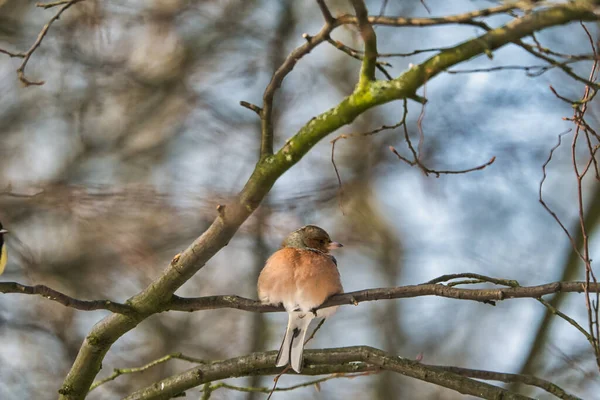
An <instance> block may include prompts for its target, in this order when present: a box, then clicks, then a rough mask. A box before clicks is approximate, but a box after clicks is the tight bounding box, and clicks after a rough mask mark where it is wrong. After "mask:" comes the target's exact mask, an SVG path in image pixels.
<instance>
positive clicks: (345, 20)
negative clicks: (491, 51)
mask: <svg viewBox="0 0 600 400" xmlns="http://www.w3.org/2000/svg"><path fill="white" fill-rule="evenodd" d="M531 8H532V5H531V4H530V3H529V2H526V1H524V2H508V3H507V4H504V5H501V6H497V7H490V8H486V9H483V10H475V11H471V12H468V13H463V14H456V15H449V16H447V17H435V18H405V17H386V16H382V15H379V16H370V17H369V22H370V23H371V24H372V25H387V26H435V25H449V24H464V25H472V26H477V27H480V28H486V27H487V25H485V24H483V23H482V22H478V21H474V19H475V18H481V17H489V16H490V15H496V14H503V13H507V12H509V11H512V10H515V9H521V10H525V11H526V10H531ZM338 20H339V22H340V23H342V24H355V25H358V22H359V21H358V19H357V18H356V17H355V16H353V15H343V16H341V17H339V18H338Z"/></svg>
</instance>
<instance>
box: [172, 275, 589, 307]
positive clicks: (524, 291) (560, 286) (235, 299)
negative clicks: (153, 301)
mask: <svg viewBox="0 0 600 400" xmlns="http://www.w3.org/2000/svg"><path fill="white" fill-rule="evenodd" d="M584 285H585V282H554V283H548V284H545V285H538V286H519V287H507V288H499V289H462V288H456V287H449V286H446V285H440V284H422V285H410V286H399V287H392V288H380V289H366V290H359V291H356V292H350V293H344V294H339V295H336V296H333V297H331V298H330V299H329V300H327V301H326V302H325V303H324V304H323V305H322V306H320V307H319V308H325V307H331V306H338V305H347V304H354V305H357V304H358V303H362V302H364V301H374V300H384V299H403V298H413V297H421V296H440V297H447V298H450V299H459V300H473V301H480V302H486V303H491V302H495V301H500V300H507V299H516V298H533V299H537V298H539V297H542V296H545V295H548V294H552V293H558V292H561V293H583V292H584ZM589 291H590V292H600V284H590V289H589ZM216 308H235V309H238V310H244V311H254V312H280V311H285V310H284V309H283V306H273V305H268V304H262V303H261V302H260V301H257V300H252V299H246V298H244V297H239V296H206V297H196V298H184V297H178V296H173V299H172V300H171V302H170V303H168V304H166V305H165V311H166V310H177V311H200V310H211V309H216Z"/></svg>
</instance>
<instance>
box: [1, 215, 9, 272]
mask: <svg viewBox="0 0 600 400" xmlns="http://www.w3.org/2000/svg"><path fill="white" fill-rule="evenodd" d="M7 233H8V231H7V230H6V229H4V228H2V223H1V222H0V275H2V273H3V272H4V268H5V267H6V261H7V260H8V254H7V252H6V245H5V244H4V235H6V234H7Z"/></svg>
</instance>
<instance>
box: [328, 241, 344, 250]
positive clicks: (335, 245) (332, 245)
mask: <svg viewBox="0 0 600 400" xmlns="http://www.w3.org/2000/svg"><path fill="white" fill-rule="evenodd" d="M340 247H344V245H343V244H341V243H338V242H331V243H329V246H328V247H327V248H328V249H329V250H333V249H339V248H340Z"/></svg>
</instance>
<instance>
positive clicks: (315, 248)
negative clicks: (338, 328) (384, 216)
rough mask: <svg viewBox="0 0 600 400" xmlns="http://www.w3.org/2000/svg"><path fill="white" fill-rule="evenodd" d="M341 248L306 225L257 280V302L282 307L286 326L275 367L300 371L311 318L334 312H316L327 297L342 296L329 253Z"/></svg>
mask: <svg viewBox="0 0 600 400" xmlns="http://www.w3.org/2000/svg"><path fill="white" fill-rule="evenodd" d="M340 247H343V246H342V244H340V243H337V242H333V241H331V238H330V237H329V235H328V234H327V232H325V231H324V230H323V229H321V228H319V227H318V226H314V225H306V226H304V227H302V228H300V229H298V230H296V231H294V232H292V233H290V235H289V236H288V237H287V238H286V239H285V240H284V241H283V244H282V248H281V249H279V250H277V251H276V252H275V253H274V254H273V255H272V256H271V257H270V258H269V259H268V260H267V263H266V264H265V267H264V268H263V270H262V271H261V273H260V276H259V277H258V286H257V289H258V298H259V299H260V301H261V302H263V303H266V304H283V307H284V308H285V310H286V311H287V312H288V325H287V330H286V332H285V336H284V338H283V342H282V343H281V347H280V348H279V354H278V355H277V362H276V364H275V365H276V366H278V367H283V366H285V365H288V364H290V365H291V367H292V369H293V370H294V371H296V372H298V373H299V372H300V371H301V370H302V352H303V349H304V338H305V337H306V332H307V330H308V325H309V324H310V321H312V319H313V318H327V317H329V316H331V315H332V314H333V313H334V312H335V311H336V310H337V306H336V307H328V308H325V309H321V310H317V311H315V308H317V307H319V306H320V305H321V304H323V303H324V302H325V300H327V299H328V298H329V297H330V296H332V295H334V294H337V293H343V292H344V289H343V288H342V282H341V280H340V273H339V271H338V269H337V261H336V259H335V257H333V256H332V255H331V254H329V250H331V249H336V248H340Z"/></svg>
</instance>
